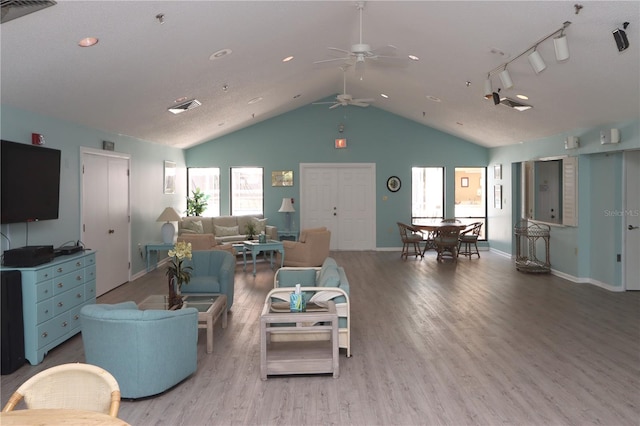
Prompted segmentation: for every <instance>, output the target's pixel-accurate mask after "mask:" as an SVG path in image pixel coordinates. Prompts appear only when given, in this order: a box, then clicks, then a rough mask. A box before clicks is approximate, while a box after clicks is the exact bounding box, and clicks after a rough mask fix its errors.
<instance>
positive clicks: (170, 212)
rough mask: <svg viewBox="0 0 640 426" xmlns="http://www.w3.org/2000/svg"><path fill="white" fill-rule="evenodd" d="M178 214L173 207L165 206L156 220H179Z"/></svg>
mask: <svg viewBox="0 0 640 426" xmlns="http://www.w3.org/2000/svg"><path fill="white" fill-rule="evenodd" d="M180 220H181V219H180V215H179V214H178V212H177V211H176V209H174V208H173V207H167V208H166V209H164V211H163V212H162V213H161V214H160V216H158V218H157V219H156V222H179V221H180Z"/></svg>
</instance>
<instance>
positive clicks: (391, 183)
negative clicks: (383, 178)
mask: <svg viewBox="0 0 640 426" xmlns="http://www.w3.org/2000/svg"><path fill="white" fill-rule="evenodd" d="M401 185H402V183H401V182H400V178H399V177H398V176H391V177H390V178H389V179H387V189H388V190H389V191H391V192H398V190H399V189H400V186H401Z"/></svg>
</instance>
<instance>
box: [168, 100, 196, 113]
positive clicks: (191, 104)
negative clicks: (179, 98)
mask: <svg viewBox="0 0 640 426" xmlns="http://www.w3.org/2000/svg"><path fill="white" fill-rule="evenodd" d="M200 105H202V103H201V102H200V101H199V100H197V99H192V100H190V101H186V102H183V103H181V104H178V105H174V106H172V107H169V108H167V109H168V111H169V112H171V113H173V114H180V113H181V112H185V111H187V110H189V109H194V108H197V107H199V106H200Z"/></svg>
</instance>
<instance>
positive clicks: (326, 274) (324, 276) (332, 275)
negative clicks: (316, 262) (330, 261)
mask: <svg viewBox="0 0 640 426" xmlns="http://www.w3.org/2000/svg"><path fill="white" fill-rule="evenodd" d="M339 286H340V273H339V272H338V269H337V268H335V269H334V268H328V269H326V270H324V271H322V273H321V274H320V277H319V280H318V287H339Z"/></svg>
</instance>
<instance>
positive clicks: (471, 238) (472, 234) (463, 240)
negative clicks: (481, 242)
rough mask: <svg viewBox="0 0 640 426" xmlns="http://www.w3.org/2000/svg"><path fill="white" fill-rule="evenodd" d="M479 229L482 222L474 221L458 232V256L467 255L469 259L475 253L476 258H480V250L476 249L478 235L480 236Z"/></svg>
mask: <svg viewBox="0 0 640 426" xmlns="http://www.w3.org/2000/svg"><path fill="white" fill-rule="evenodd" d="M481 229H482V222H475V223H472V224H471V225H469V227H468V228H467V229H465V230H464V231H462V232H461V233H460V238H458V256H460V255H463V256H468V257H469V259H471V256H472V255H474V254H477V255H478V258H480V251H478V237H479V236H480V230H481ZM463 245H464V247H463Z"/></svg>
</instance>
